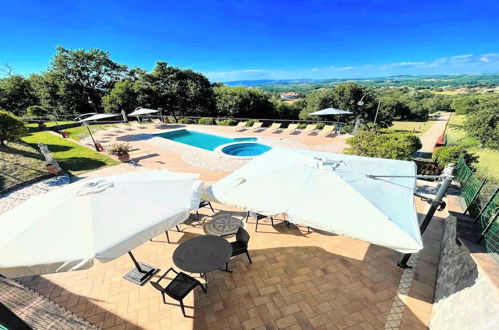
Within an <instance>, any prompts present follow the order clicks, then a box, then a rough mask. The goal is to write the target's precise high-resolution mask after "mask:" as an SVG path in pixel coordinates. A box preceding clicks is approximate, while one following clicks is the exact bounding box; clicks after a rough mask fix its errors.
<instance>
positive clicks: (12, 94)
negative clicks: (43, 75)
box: [0, 75, 38, 116]
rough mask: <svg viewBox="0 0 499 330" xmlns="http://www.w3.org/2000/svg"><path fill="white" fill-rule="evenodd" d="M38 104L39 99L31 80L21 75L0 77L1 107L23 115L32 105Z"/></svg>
mask: <svg viewBox="0 0 499 330" xmlns="http://www.w3.org/2000/svg"><path fill="white" fill-rule="evenodd" d="M35 104H38V99H37V97H36V95H35V93H34V90H33V88H32V86H31V84H30V82H29V81H28V80H27V79H25V78H24V77H23V76H21V75H11V76H9V77H6V78H3V79H0V109H6V110H8V111H10V112H12V113H14V114H16V115H19V116H21V115H23V114H24V112H25V111H26V108H27V107H29V106H30V105H35Z"/></svg>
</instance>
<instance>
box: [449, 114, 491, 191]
mask: <svg viewBox="0 0 499 330" xmlns="http://www.w3.org/2000/svg"><path fill="white" fill-rule="evenodd" d="M465 121H466V115H459V116H456V115H454V114H453V115H452V116H451V118H450V121H449V125H448V126H447V131H446V135H447V144H449V145H456V144H460V145H464V146H466V147H467V148H468V150H469V151H470V152H473V153H476V154H477V155H478V156H479V157H480V158H479V159H478V164H475V167H476V170H477V171H476V174H477V175H478V176H479V177H481V178H484V179H488V180H492V181H494V182H499V166H497V164H499V151H498V150H494V149H490V148H482V147H480V143H479V142H478V141H477V140H476V139H475V138H472V137H470V136H468V134H467V133H466V131H465V130H464V125H465Z"/></svg>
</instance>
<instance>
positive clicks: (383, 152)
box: [345, 130, 421, 160]
mask: <svg viewBox="0 0 499 330" xmlns="http://www.w3.org/2000/svg"><path fill="white" fill-rule="evenodd" d="M346 142H347V143H348V144H349V147H348V148H347V149H345V153H346V154H350V155H359V156H366V157H376V158H388V159H402V160H409V159H410V156H411V155H412V154H413V153H414V152H416V151H417V150H419V149H420V148H421V141H420V140H419V138H418V137H417V136H415V135H413V134H410V133H389V132H381V131H376V130H360V131H358V132H357V134H355V136H354V137H351V138H349V139H348V140H347V141H346Z"/></svg>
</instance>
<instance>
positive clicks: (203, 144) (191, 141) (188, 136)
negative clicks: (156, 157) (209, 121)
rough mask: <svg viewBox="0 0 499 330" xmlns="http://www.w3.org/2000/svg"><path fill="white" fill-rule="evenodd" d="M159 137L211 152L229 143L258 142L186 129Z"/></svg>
mask: <svg viewBox="0 0 499 330" xmlns="http://www.w3.org/2000/svg"><path fill="white" fill-rule="evenodd" d="M157 135H158V136H159V137H162V138H163V139H168V140H172V141H176V142H180V143H183V144H188V145H190V146H193V147H198V148H202V149H206V150H210V151H213V150H215V149H216V148H217V147H219V146H221V145H223V144H227V143H234V142H238V141H256V138H254V137H248V138H234V139H231V138H227V137H224V136H219V135H213V134H207V133H201V132H196V131H189V130H186V129H181V130H177V131H173V132H165V133H160V134H157Z"/></svg>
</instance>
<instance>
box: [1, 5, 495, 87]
mask: <svg viewBox="0 0 499 330" xmlns="http://www.w3.org/2000/svg"><path fill="white" fill-rule="evenodd" d="M498 17H499V2H498V1H497V0H479V1H477V0H473V1H468V0H466V1H463V0H454V1H439V0H433V1H428V0H418V1H402V0H400V1H383V0H372V1H371V0H363V1H357V0H342V1H339V0H329V1H327V0H324V1H320V0H308V1H306V0H301V1H283V0H281V1H271V0H252V1H250V0H233V1H232V0H221V1H208V0H205V1H189V0H184V1H166V0H163V1H161V0H156V1H151V0H149V1H138V0H136V1H127V0H122V1H105V0H100V1H93V0H92V1H85V0H80V1H72V0H64V1H63V0H60V1H51V0H44V1H32V0H25V1H16V0H14V1H4V2H3V3H2V6H1V7H0V18H1V22H2V23H1V24H0V64H5V63H8V64H9V65H10V66H11V67H12V68H13V69H14V71H15V72H16V73H21V74H29V73H32V72H39V71H43V70H45V69H47V67H48V63H49V62H50V59H51V57H52V56H53V54H54V52H55V47H56V46H57V45H62V46H64V47H67V48H86V49H88V48H100V49H104V50H106V51H109V52H110V53H111V57H112V58H113V59H114V60H115V61H117V62H120V63H124V64H127V65H129V66H138V67H141V68H144V69H146V70H150V69H151V68H152V67H153V66H154V63H155V62H156V61H159V60H161V61H166V62H168V63H170V64H172V65H176V66H179V67H182V68H192V69H193V70H196V71H199V72H202V73H204V74H206V75H207V76H208V77H209V78H210V79H211V80H213V81H231V80H240V79H293V78H352V77H372V76H386V75H393V74H446V73H498V72H499V19H498Z"/></svg>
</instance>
